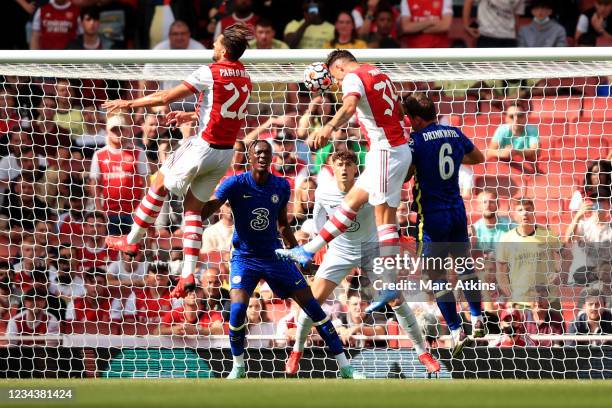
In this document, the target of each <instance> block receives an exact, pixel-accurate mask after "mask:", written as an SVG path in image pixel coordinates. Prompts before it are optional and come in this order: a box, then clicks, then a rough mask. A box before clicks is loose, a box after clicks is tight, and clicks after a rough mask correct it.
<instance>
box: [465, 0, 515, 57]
mask: <svg viewBox="0 0 612 408" xmlns="http://www.w3.org/2000/svg"><path fill="white" fill-rule="evenodd" d="M474 1H476V2H478V13H477V18H476V22H474V21H473V19H472V5H473V4H474ZM524 13H525V1H524V0H501V1H500V0H465V1H464V3H463V27H464V29H465V30H466V31H467V33H468V34H469V35H470V36H471V37H473V38H477V42H476V46H477V47H482V48H489V47H516V44H517V43H516V22H517V21H518V18H519V17H520V16H521V15H523V14H524Z"/></svg>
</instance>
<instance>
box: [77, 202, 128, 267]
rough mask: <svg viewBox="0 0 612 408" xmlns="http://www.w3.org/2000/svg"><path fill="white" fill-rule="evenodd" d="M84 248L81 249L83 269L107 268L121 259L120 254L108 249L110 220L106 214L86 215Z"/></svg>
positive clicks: (92, 213)
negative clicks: (107, 237) (107, 239)
mask: <svg viewBox="0 0 612 408" xmlns="http://www.w3.org/2000/svg"><path fill="white" fill-rule="evenodd" d="M83 221H84V222H83V224H82V228H83V247H82V248H81V253H80V258H81V269H83V270H87V269H88V268H91V267H94V266H95V267H98V268H106V267H107V266H108V264H109V263H110V262H113V261H115V260H117V259H118V258H119V254H118V253H117V252H116V251H114V250H112V249H108V247H107V246H106V242H105V239H106V236H107V235H108V229H107V223H108V220H107V218H106V216H105V215H104V213H102V212H100V211H92V212H89V213H87V214H85V218H84V220H83Z"/></svg>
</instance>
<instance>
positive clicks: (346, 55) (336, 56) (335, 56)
mask: <svg viewBox="0 0 612 408" xmlns="http://www.w3.org/2000/svg"><path fill="white" fill-rule="evenodd" d="M339 60H347V61H357V58H355V56H354V55H353V54H351V52H350V51H348V50H341V49H337V50H333V51H332V52H330V53H329V55H328V56H327V61H325V65H327V68H329V67H331V66H332V65H333V64H334V63H335V62H336V61H339Z"/></svg>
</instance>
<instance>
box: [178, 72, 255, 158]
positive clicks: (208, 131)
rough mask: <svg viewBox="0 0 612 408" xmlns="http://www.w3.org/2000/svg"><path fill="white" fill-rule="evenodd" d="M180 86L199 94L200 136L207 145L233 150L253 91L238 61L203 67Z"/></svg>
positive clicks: (247, 76)
mask: <svg viewBox="0 0 612 408" xmlns="http://www.w3.org/2000/svg"><path fill="white" fill-rule="evenodd" d="M183 83H184V84H185V85H186V86H187V87H188V88H189V89H191V90H192V91H193V92H194V93H199V98H198V112H199V115H200V125H199V129H198V133H199V134H200V136H201V137H202V138H203V139H204V140H206V141H207V142H208V143H212V144H217V145H223V146H227V147H232V146H233V145H234V143H235V142H236V138H237V136H238V132H239V131H240V128H241V127H242V125H243V124H244V119H245V118H246V114H247V105H248V103H249V98H250V96H251V91H252V89H253V84H252V83H251V78H250V77H249V74H248V73H247V72H246V70H245V69H244V65H242V63H240V62H238V61H236V62H232V61H223V62H215V63H212V64H210V65H204V66H202V67H201V68H199V69H198V70H196V71H195V72H193V73H192V74H191V75H190V76H189V77H188V78H187V79H186V80H185V81H183Z"/></svg>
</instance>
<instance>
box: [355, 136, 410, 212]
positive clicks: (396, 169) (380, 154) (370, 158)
mask: <svg viewBox="0 0 612 408" xmlns="http://www.w3.org/2000/svg"><path fill="white" fill-rule="evenodd" d="M411 164H412V153H411V152H410V147H409V146H408V143H404V144H403V145H400V146H396V147H389V148H383V149H374V150H370V151H369V152H368V153H367V154H366V158H365V170H364V171H363V173H362V174H361V175H360V176H359V178H358V179H357V183H356V186H357V187H359V188H361V189H363V190H365V191H367V192H368V194H369V195H370V198H369V203H370V204H371V205H375V206H376V205H380V204H383V203H387V204H388V205H389V207H393V208H397V207H399V204H400V199H401V195H402V185H403V184H404V180H405V179H406V175H407V174H408V168H409V167H410V165H411Z"/></svg>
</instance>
